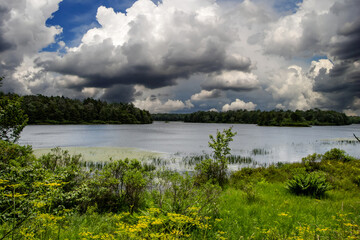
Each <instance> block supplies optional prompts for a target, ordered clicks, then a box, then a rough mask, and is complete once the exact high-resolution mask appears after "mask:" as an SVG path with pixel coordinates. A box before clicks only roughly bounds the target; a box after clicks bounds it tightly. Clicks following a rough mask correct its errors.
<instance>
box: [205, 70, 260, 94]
mask: <svg viewBox="0 0 360 240" xmlns="http://www.w3.org/2000/svg"><path fill="white" fill-rule="evenodd" d="M201 86H202V87H203V88H204V89H206V90H211V89H221V90H233V91H251V90H254V89H256V88H258V87H259V81H258V79H257V76H256V75H255V74H253V73H247V72H241V71H223V72H222V73H220V74H217V75H214V76H211V77H210V79H209V80H207V81H205V82H204V83H203V84H202V85H201Z"/></svg>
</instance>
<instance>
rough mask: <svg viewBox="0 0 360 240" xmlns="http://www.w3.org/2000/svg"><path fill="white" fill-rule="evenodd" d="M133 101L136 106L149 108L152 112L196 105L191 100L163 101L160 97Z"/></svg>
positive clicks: (169, 110)
mask: <svg viewBox="0 0 360 240" xmlns="http://www.w3.org/2000/svg"><path fill="white" fill-rule="evenodd" d="M133 103H134V106H135V107H138V108H140V109H145V110H148V111H149V112H150V113H167V112H174V111H178V110H183V109H189V108H192V107H194V105H193V104H192V103H191V102H190V100H187V101H185V103H184V102H182V101H180V100H171V99H169V100H167V101H166V102H161V101H160V100H159V99H158V98H155V99H152V98H151V97H148V98H146V99H145V100H135V101H134V102H133Z"/></svg>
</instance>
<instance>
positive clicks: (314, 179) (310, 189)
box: [286, 172, 332, 198]
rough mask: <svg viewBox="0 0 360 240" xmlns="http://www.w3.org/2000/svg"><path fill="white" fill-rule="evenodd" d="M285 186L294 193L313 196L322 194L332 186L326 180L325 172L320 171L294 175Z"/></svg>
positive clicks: (317, 196)
mask: <svg viewBox="0 0 360 240" xmlns="http://www.w3.org/2000/svg"><path fill="white" fill-rule="evenodd" d="M286 187H287V189H288V190H289V191H290V192H291V193H294V194H296V195H307V196H312V197H315V198H320V197H322V196H324V194H325V192H326V191H329V190H330V189H331V188H332V187H331V185H330V184H329V183H328V182H327V181H326V178H325V174H324V173H320V172H311V173H304V174H300V175H296V176H294V177H293V178H292V179H290V180H289V181H288V182H287V184H286Z"/></svg>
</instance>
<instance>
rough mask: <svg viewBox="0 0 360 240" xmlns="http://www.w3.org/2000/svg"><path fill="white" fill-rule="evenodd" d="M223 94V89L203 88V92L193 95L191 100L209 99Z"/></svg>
mask: <svg viewBox="0 0 360 240" xmlns="http://www.w3.org/2000/svg"><path fill="white" fill-rule="evenodd" d="M221 96H222V93H221V91H220V90H217V89H214V90H211V91H207V90H201V92H199V93H196V94H194V95H192V96H191V100H192V101H202V100H207V99H213V98H218V97H221Z"/></svg>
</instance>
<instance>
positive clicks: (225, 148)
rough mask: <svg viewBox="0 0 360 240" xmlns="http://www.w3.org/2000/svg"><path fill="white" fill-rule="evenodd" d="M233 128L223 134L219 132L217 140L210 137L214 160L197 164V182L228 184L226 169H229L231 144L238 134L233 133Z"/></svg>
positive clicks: (225, 130)
mask: <svg viewBox="0 0 360 240" xmlns="http://www.w3.org/2000/svg"><path fill="white" fill-rule="evenodd" d="M231 130H232V128H229V129H224V130H223V132H222V133H221V132H219V131H217V134H216V138H215V137H214V136H212V135H210V140H211V141H210V142H209V147H211V148H212V149H213V153H214V158H215V159H214V160H213V159H206V160H204V161H202V162H201V163H200V164H197V165H196V167H195V170H196V171H197V176H196V178H197V182H198V183H200V184H201V183H205V182H207V181H211V182H212V183H216V184H219V185H220V186H224V185H225V184H226V183H227V177H226V169H227V167H228V158H227V155H229V154H230V150H231V149H230V148H229V143H230V142H231V141H233V137H234V136H235V135H236V132H235V133H234V132H232V131H231Z"/></svg>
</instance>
